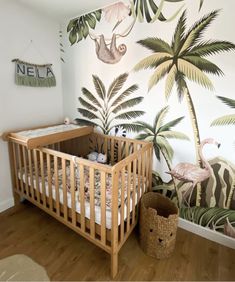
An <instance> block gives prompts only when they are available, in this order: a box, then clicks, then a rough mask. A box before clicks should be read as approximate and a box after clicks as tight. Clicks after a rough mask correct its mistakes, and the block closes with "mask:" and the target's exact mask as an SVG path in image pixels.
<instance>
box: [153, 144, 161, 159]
mask: <svg viewBox="0 0 235 282" xmlns="http://www.w3.org/2000/svg"><path fill="white" fill-rule="evenodd" d="M153 150H154V153H155V156H156V158H157V159H158V160H159V161H160V160H161V157H160V150H159V146H158V145H157V144H156V141H155V142H154V143H153Z"/></svg>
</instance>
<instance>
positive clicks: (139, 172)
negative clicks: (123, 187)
mask: <svg viewBox="0 0 235 282" xmlns="http://www.w3.org/2000/svg"><path fill="white" fill-rule="evenodd" d="M140 188H141V155H140V156H139V157H138V189H137V203H139V200H140ZM142 189H143V187H142Z"/></svg>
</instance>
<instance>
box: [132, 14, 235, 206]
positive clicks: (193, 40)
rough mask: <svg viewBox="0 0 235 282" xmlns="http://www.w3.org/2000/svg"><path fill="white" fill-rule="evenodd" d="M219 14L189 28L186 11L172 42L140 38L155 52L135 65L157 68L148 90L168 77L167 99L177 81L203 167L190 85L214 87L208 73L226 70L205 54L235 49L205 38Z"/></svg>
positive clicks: (197, 155) (141, 41) (197, 156)
mask: <svg viewBox="0 0 235 282" xmlns="http://www.w3.org/2000/svg"><path fill="white" fill-rule="evenodd" d="M218 13H219V12H218V11H213V12H211V13H210V14H208V15H206V16H204V17H203V18H202V19H200V20H199V21H197V22H196V23H195V24H194V25H193V26H192V27H191V28H190V29H189V30H188V31H186V12H185V11H184V12H183V14H182V15H181V17H180V19H179V21H178V24H177V26H176V29H175V33H174V36H173V39H172V42H171V44H168V43H167V42H166V41H164V40H162V39H159V38H157V37H151V38H146V39H144V40H140V41H138V43H139V44H140V45H142V46H143V47H145V48H147V49H149V50H151V51H152V52H153V54H152V55H150V56H148V57H146V58H144V59H143V60H141V61H140V62H139V63H138V64H137V65H136V66H135V67H134V70H135V71H139V70H142V69H154V72H153V74H152V76H151V77H150V79H149V83H148V89H149V91H150V90H151V89H152V88H153V87H154V86H155V85H156V84H157V83H158V82H159V81H160V80H161V79H162V78H164V77H165V76H166V82H165V97H166V99H168V98H169V96H170V94H171V93H172V89H173V86H174V84H176V86H177V93H178V98H179V101H181V100H182V99H183V98H184V97H185V99H186V102H187V105H188V109H189V114H190V118H191V123H192V128H193V132H194V140H195V141H194V142H195V147H196V160H197V163H198V165H200V166H201V162H200V158H199V154H198V150H199V145H200V135H199V128H198V122H197V116H196V111H195V108H194V104H193V100H192V97H191V94H190V91H189V88H188V80H189V81H193V82H196V83H198V84H199V85H200V86H203V87H204V88H206V89H209V90H213V89H214V87H213V84H212V82H211V81H210V79H209V77H208V76H207V75H206V74H213V75H217V76H221V75H222V74H223V72H222V70H221V69H220V68H219V67H218V66H217V65H215V64H214V63H212V62H211V61H209V60H207V59H205V57H207V56H210V55H215V54H217V53H220V52H225V51H231V50H234V49H235V45H234V44H233V43H231V42H228V41H218V40H213V41H212V40H211V41H203V40H202V35H203V33H204V32H205V30H206V28H207V27H209V25H210V24H211V23H212V21H213V20H214V19H215V18H216V17H217V16H218ZM200 194H201V189H200V187H198V188H197V201H196V204H197V205H199V204H200V203H199V201H200Z"/></svg>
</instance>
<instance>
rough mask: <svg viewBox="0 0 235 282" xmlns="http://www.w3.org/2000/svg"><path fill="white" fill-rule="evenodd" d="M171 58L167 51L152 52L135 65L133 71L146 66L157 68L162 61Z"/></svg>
mask: <svg viewBox="0 0 235 282" xmlns="http://www.w3.org/2000/svg"><path fill="white" fill-rule="evenodd" d="M171 58H172V56H171V55H169V54H168V53H154V54H152V55H150V56H148V57H146V58H144V59H143V60H141V61H140V62H139V63H138V64H136V65H135V67H134V71H139V70H142V69H148V68H157V67H158V66H159V65H161V64H162V63H164V62H166V61H168V60H170V59H171Z"/></svg>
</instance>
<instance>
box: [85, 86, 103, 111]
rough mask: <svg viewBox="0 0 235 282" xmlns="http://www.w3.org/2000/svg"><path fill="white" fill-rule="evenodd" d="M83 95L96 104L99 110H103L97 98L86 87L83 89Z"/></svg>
mask: <svg viewBox="0 0 235 282" xmlns="http://www.w3.org/2000/svg"><path fill="white" fill-rule="evenodd" d="M82 93H83V95H84V96H85V97H86V98H87V99H88V100H89V101H90V102H92V103H93V104H95V105H96V106H97V107H98V108H102V106H101V104H100V102H99V101H98V100H97V99H96V97H95V96H94V95H93V94H92V93H91V92H90V91H89V90H87V89H86V88H85V87H83V88H82Z"/></svg>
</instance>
